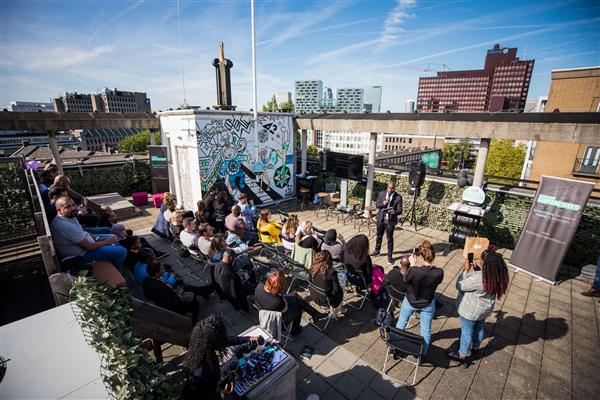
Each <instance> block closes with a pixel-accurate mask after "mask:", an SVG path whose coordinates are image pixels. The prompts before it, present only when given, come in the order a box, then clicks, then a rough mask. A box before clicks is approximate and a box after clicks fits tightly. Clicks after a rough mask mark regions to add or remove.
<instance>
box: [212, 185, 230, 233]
mask: <svg viewBox="0 0 600 400" xmlns="http://www.w3.org/2000/svg"><path fill="white" fill-rule="evenodd" d="M228 202H229V193H227V191H226V190H223V191H220V192H218V193H217V195H216V197H215V225H214V226H215V229H216V230H217V232H219V233H225V217H227V215H229V212H230V209H229V208H228V207H227V205H228Z"/></svg>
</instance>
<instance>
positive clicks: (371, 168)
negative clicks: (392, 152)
mask: <svg viewBox="0 0 600 400" xmlns="http://www.w3.org/2000/svg"><path fill="white" fill-rule="evenodd" d="M376 151H377V132H371V136H370V137H369V161H368V164H367V191H366V193H365V207H368V206H370V205H371V201H372V200H373V181H374V179H375V152H376Z"/></svg>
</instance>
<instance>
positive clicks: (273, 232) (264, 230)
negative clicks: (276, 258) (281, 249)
mask: <svg viewBox="0 0 600 400" xmlns="http://www.w3.org/2000/svg"><path fill="white" fill-rule="evenodd" d="M256 227H257V228H258V237H259V239H260V241H261V242H262V243H274V244H279V243H281V238H280V237H279V235H280V234H281V228H282V227H281V225H279V224H278V223H277V222H274V221H272V220H271V211H269V209H268V208H265V209H263V210H262V211H261V212H260V218H259V219H258V222H257V224H256Z"/></svg>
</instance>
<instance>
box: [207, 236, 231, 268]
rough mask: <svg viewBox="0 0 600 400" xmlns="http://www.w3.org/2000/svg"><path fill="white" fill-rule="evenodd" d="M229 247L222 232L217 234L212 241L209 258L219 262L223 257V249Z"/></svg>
mask: <svg viewBox="0 0 600 400" xmlns="http://www.w3.org/2000/svg"><path fill="white" fill-rule="evenodd" d="M226 248H227V242H225V238H224V237H223V235H221V234H216V235H215V236H214V237H213V238H212V240H211V242H210V249H209V250H208V257H209V260H210V261H211V262H213V263H218V262H219V261H221V260H222V259H223V251H224V250H225V249H226Z"/></svg>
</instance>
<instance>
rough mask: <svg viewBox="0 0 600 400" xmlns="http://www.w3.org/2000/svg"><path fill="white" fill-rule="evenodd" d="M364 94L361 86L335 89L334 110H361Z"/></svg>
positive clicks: (356, 111)
mask: <svg viewBox="0 0 600 400" xmlns="http://www.w3.org/2000/svg"><path fill="white" fill-rule="evenodd" d="M364 96H365V90H364V89H363V88H339V89H337V91H336V102H337V106H336V110H337V111H338V112H344V111H345V112H354V113H358V112H361V111H362V109H363V104H364V100H363V99H364Z"/></svg>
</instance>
